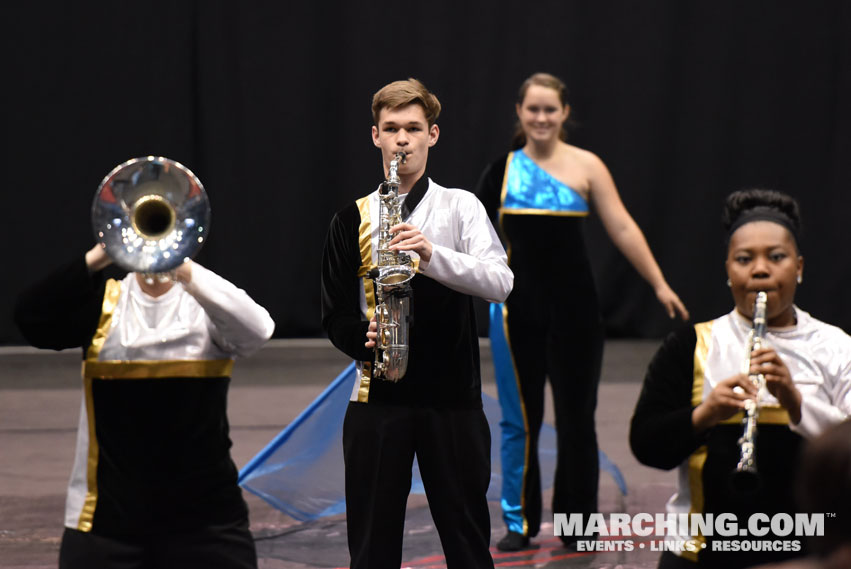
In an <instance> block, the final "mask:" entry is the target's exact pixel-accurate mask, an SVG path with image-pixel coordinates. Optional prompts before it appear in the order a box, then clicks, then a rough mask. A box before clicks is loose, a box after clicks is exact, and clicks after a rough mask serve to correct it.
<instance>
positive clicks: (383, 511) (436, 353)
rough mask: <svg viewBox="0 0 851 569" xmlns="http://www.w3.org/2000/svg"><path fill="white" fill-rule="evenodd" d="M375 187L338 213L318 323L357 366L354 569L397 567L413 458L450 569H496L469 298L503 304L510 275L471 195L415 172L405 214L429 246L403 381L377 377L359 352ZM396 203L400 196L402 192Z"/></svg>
mask: <svg viewBox="0 0 851 569" xmlns="http://www.w3.org/2000/svg"><path fill="white" fill-rule="evenodd" d="M377 196H378V194H377V191H376V192H373V193H372V194H370V195H369V196H366V197H364V198H362V199H360V200H358V201H357V202H356V203H353V204H351V205H349V206H348V207H346V208H344V209H343V210H341V211H340V212H339V213H337V215H336V216H335V217H334V219H333V221H332V222H331V226H330V229H329V231H328V236H327V240H326V243H325V252H324V256H323V261H322V322H323V326H324V327H325V329H326V330H327V331H328V336H329V338H330V339H331V341H332V342H333V343H334V345H335V346H337V347H338V348H339V349H340V350H342V351H343V352H344V353H346V354H348V355H349V356H351V357H352V358H354V359H355V360H356V361H357V362H358V374H357V381H356V382H355V385H354V388H353V390H352V396H351V402H350V404H349V408H348V411H347V413H346V419H345V423H344V426H343V451H344V458H345V466H346V514H347V523H348V539H349V549H350V552H351V555H352V564H351V566H352V567H353V568H366V567H369V568H370V569H376V568H384V567H397V568H398V567H399V565H400V563H401V561H402V535H403V526H404V520H405V507H406V501H407V496H408V493H409V491H410V486H411V469H412V464H413V460H414V456H415V455H416V457H417V460H418V463H419V468H420V472H421V474H422V478H423V484H424V486H425V489H426V494H427V496H428V500H429V507H430V509H431V513H432V516H433V517H434V521H435V525H436V527H437V530H438V532H439V533H440V538H441V542H442V544H443V547H444V553H445V555H446V560H447V564H448V566H449V567H458V568H461V567H463V568H478V567H493V561H492V560H491V557H490V554H489V552H488V544H489V540H490V518H489V514H488V505H487V499H486V493H487V488H488V483H489V481H490V433H489V429H488V425H487V421H486V419H485V416H484V413H483V411H482V400H481V378H480V371H479V350H478V335H477V333H476V325H475V318H474V314H473V302H472V297H473V296H479V297H483V298H486V299H491V300H495V301H500V300H503V299H504V298H505V297H506V296H507V295H508V293H509V292H510V290H511V284H512V279H513V277H512V274H511V271H510V270H509V269H508V266H507V265H506V263H505V252H504V251H503V249H502V246H501V245H500V243H499V240H498V238H497V236H496V233H495V232H494V229H493V227H492V226H491V224H490V222H489V221H488V218H487V214H486V213H485V210H484V208H483V207H482V205H481V203H479V201H478V200H477V199H476V197H475V196H474V195H473V194H472V193H470V192H467V191H464V190H459V189H448V188H444V187H441V186H439V185H437V184H435V183H434V182H432V181H431V180H429V179H428V178H426V177H425V176H422V177H421V178H420V179H419V180H418V181H417V182H416V183H415V184H414V186H413V187H412V189H411V191H410V192H408V194H406V195H405V196H404V200H405V201H404V205H403V217H406V218H407V219H406V221H407V222H408V223H411V224H413V225H414V226H416V227H418V228H419V229H420V231H421V232H422V233H423V234H424V235H425V236H426V237H427V238H428V239H429V241H431V243H432V247H433V252H432V256H431V259H430V261H429V262H428V263H426V262H424V261H422V260H418V261H419V263H418V272H417V274H416V275H415V276H414V278H413V280H412V281H411V283H412V289H413V324H412V326H411V328H410V337H409V338H410V339H409V344H410V353H409V357H408V368H407V372H406V374H405V376H404V377H403V378H402V379H401V380H400V381H399V382H398V383H393V382H387V381H381V380H374V379H372V378H371V377H370V373H369V367H370V366H369V365H364V362H367V363H369V362H372V360H373V358H374V352H373V350H372V349H369V348H366V347H364V343H365V342H366V332H367V328H368V325H369V320H370V319H371V318H372V316H373V312H374V310H375V299H374V291H373V285H372V281H371V280H370V279H369V278H368V277H367V274H368V273H369V271H370V269H371V268H372V267H374V266H375V264H376V250H377V247H378V232H377V228H378V210H379V206H378V197H377ZM400 198H401V196H400Z"/></svg>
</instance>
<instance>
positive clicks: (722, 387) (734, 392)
mask: <svg viewBox="0 0 851 569" xmlns="http://www.w3.org/2000/svg"><path fill="white" fill-rule="evenodd" d="M756 397H757V389H756V386H755V385H754V384H753V383H752V382H751V381H750V380H749V379H748V377H747V376H746V375H745V374H743V373H740V374H738V375H734V376H732V377H728V378H727V379H725V380H723V381H721V382H719V383H718V385H716V386H715V388H714V389H713V390H712V391H711V392H710V393H709V395H708V396H707V397H706V399H704V400H703V402H702V403H701V404H700V405H698V406H697V407H695V408H694V410H693V411H692V413H691V422H692V424H693V425H694V427H695V430H697V431H698V432H701V431H705V430H706V429H708V428H710V427H714V426H715V425H717V424H718V423H720V422H721V421H723V420H724V419H729V418H730V417H732V416H733V415H735V414H736V413H738V412H739V411H741V410H743V409H744V408H745V401H747V400H748V399H756Z"/></svg>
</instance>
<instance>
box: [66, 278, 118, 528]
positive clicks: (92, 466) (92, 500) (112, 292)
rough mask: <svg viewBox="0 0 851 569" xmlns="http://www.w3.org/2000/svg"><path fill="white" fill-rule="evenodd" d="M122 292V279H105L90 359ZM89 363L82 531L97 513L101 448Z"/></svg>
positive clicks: (99, 345)
mask: <svg viewBox="0 0 851 569" xmlns="http://www.w3.org/2000/svg"><path fill="white" fill-rule="evenodd" d="M120 296H121V282H120V281H117V280H115V279H109V280H107V281H106V287H105V289H104V293H103V304H102V305H101V313H100V319H99V320H98V328H97V330H96V331H95V334H94V336H92V341H91V343H90V344H89V349H88V350H87V351H86V359H87V360H88V361H96V360H97V358H98V354H100V351H101V348H103V344H104V342H105V341H106V336H107V334H109V328H110V327H111V326H112V315H113V313H114V312H115V307H116V306H117V305H118V299H119V297H120ZM86 363H88V362H87V361H84V362H83V370H82V371H83V393H84V394H85V398H86V424H87V425H88V427H89V448H88V452H87V454H86V485H87V488H86V497H85V498H84V499H83V509H82V510H81V511H80V519H79V521H78V522H77V529H78V530H80V531H92V521H93V520H94V517H95V508H96V507H97V501H98V478H97V473H98V458H99V456H100V448H99V447H98V439H97V433H96V430H95V401H94V395H93V394H92V380H91V378H90V377H86V373H85V372H86Z"/></svg>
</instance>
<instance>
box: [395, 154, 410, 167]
mask: <svg viewBox="0 0 851 569" xmlns="http://www.w3.org/2000/svg"><path fill="white" fill-rule="evenodd" d="M396 160H398V161H399V162H401V163H402V164H404V163H405V162H406V161H407V160H408V154H407V153H405V152H404V151H402V152H397V153H396Z"/></svg>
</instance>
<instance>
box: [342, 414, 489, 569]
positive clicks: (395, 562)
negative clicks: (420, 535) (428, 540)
mask: <svg viewBox="0 0 851 569" xmlns="http://www.w3.org/2000/svg"><path fill="white" fill-rule="evenodd" d="M343 455H344V458H345V464H346V518H347V526H348V541H349V553H350V554H351V567H352V569H385V568H386V569H399V566H400V565H401V563H402V536H403V533H404V526H405V508H406V505H407V498H408V494H409V492H410V490H411V468H412V465H413V460H414V455H416V457H417V461H418V463H419V468H420V474H421V475H422V479H423V486H424V487H425V491H426V497H427V498H428V504H429V509H430V511H431V515H432V518H433V519H434V524H435V527H436V528H437V532H438V534H439V536H440V543H441V545H442V546H443V552H444V555H445V556H446V565H447V567H448V569H477V568H488V569H491V568H493V559H492V558H491V556H490V551H489V544H490V514H489V512H488V503H487V496H486V494H487V489H488V484H489V482H490V429H489V428H488V423H487V419H486V418H485V414H484V412H483V411H482V410H481V409H432V408H413V407H401V406H392V405H378V404H369V403H349V408H348V410H347V412H346V418H345V422H344V423H343Z"/></svg>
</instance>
